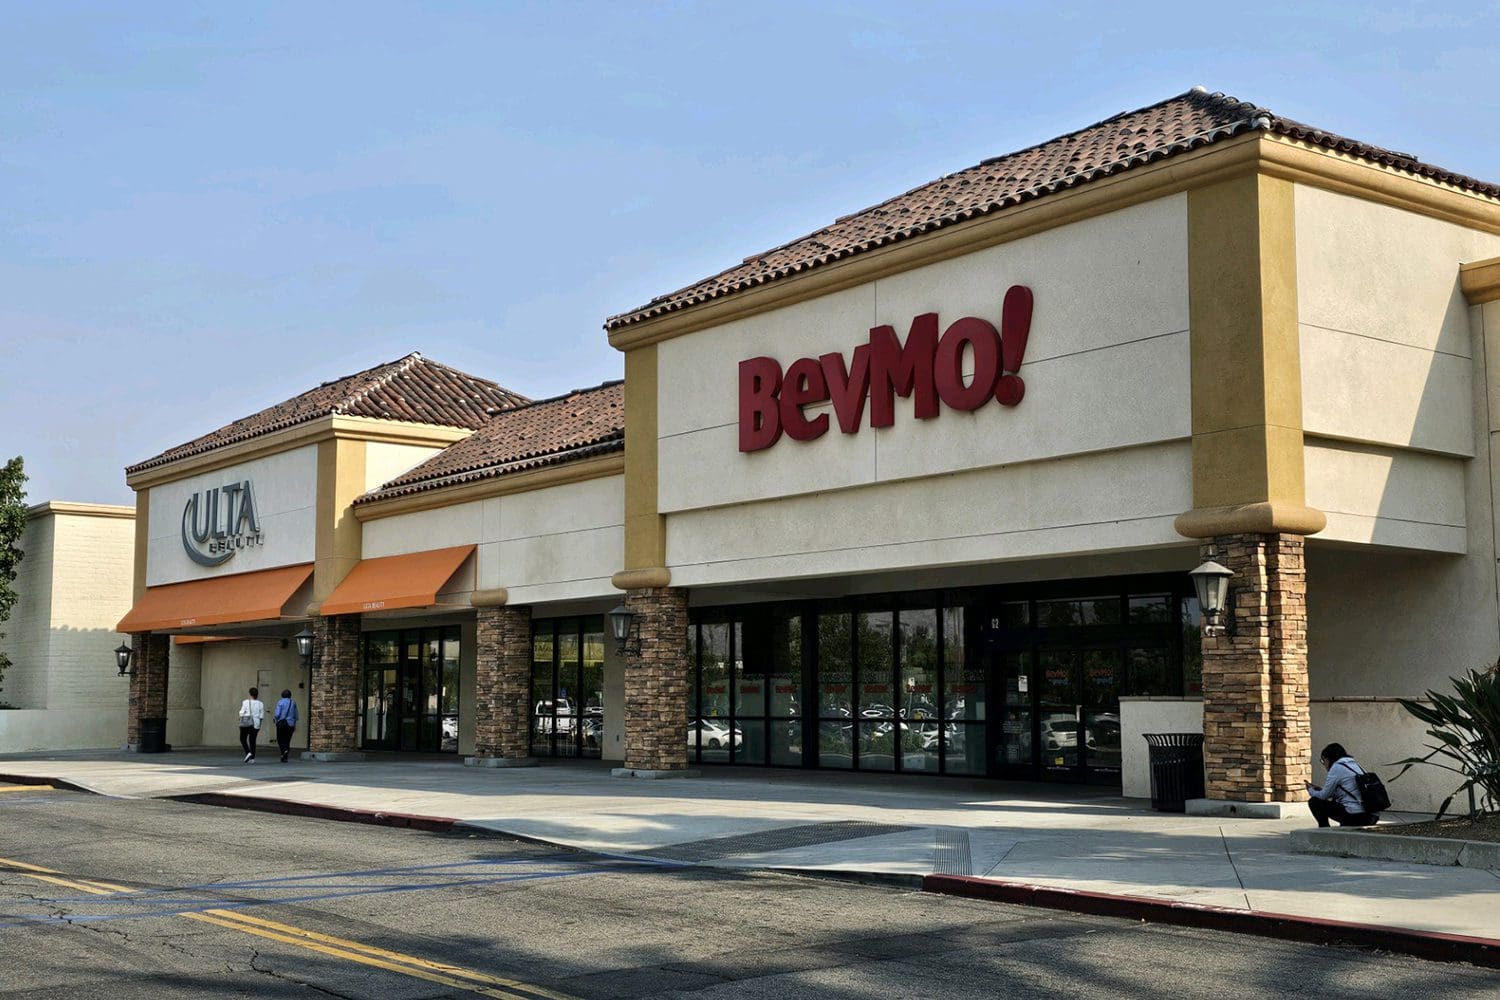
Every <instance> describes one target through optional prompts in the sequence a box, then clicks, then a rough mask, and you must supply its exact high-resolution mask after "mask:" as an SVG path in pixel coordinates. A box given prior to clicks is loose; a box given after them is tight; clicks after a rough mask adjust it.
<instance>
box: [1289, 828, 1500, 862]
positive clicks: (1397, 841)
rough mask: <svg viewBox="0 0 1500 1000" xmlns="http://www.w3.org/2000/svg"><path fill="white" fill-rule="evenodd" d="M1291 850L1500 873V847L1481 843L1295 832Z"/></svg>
mask: <svg viewBox="0 0 1500 1000" xmlns="http://www.w3.org/2000/svg"><path fill="white" fill-rule="evenodd" d="M1292 847H1293V849H1295V850H1297V851H1299V852H1301V853H1303V854H1327V855H1332V856H1334V857H1340V858H1368V859H1370V860H1372V861H1404V862H1406V863H1408V864H1416V865H1445V866H1449V867H1452V866H1454V865H1457V866H1459V867H1462V868H1484V869H1489V870H1491V871H1500V844H1490V843H1485V842H1484V841H1479V840H1450V839H1448V838H1446V837H1403V836H1400V835H1399V834H1392V833H1370V832H1367V831H1364V830H1332V829H1329V830H1293V831H1292Z"/></svg>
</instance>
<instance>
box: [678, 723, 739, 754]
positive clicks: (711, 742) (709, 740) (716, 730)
mask: <svg viewBox="0 0 1500 1000" xmlns="http://www.w3.org/2000/svg"><path fill="white" fill-rule="evenodd" d="M700 725H701V726H702V727H703V728H702V730H701V731H700V730H699V729H698V727H697V726H694V725H693V724H692V723H689V724H688V732H687V745H688V746H690V747H700V746H701V747H708V748H709V749H712V750H718V749H719V748H721V747H728V746H739V745H740V744H741V743H743V742H744V740H745V737H744V734H743V733H741V732H740V729H739V727H738V726H736V727H735V728H734V729H733V731H731V730H730V728H729V726H728V724H726V723H723V722H720V721H718V720H717V719H703V720H702V721H701V722H700Z"/></svg>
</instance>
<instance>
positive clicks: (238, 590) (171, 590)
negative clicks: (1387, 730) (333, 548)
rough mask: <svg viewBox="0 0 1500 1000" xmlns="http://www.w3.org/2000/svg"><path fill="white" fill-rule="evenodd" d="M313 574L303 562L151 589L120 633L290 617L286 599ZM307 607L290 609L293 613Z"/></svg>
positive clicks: (127, 615) (128, 617)
mask: <svg viewBox="0 0 1500 1000" xmlns="http://www.w3.org/2000/svg"><path fill="white" fill-rule="evenodd" d="M312 572H313V568H312V565H311V564H304V565H301V566H282V567H280V568H278V569H263V570H258V571H256V572H254V573H238V574H235V575H234V576H220V577H213V578H210V579H206V580H189V581H187V582H186V583H168V584H165V585H163V586H160V587H147V588H146V592H145V593H144V594H142V595H141V599H140V600H139V601H136V602H135V606H134V607H133V608H131V609H130V611H129V613H127V614H126V615H125V617H124V618H123V619H121V620H120V624H118V625H116V626H115V631H116V632H167V631H172V630H174V629H190V628H195V627H202V626H207V625H228V624H232V623H235V622H260V621H267V620H271V619H276V618H282V617H288V615H287V610H288V609H287V602H289V601H290V600H291V599H292V598H293V597H294V596H295V595H296V593H297V591H298V590H299V589H301V587H302V585H303V584H305V583H306V582H307V581H308V579H309V578H310V577H311V576H312ZM303 600H306V598H303ZM303 610H304V608H303V607H297V608H294V609H291V615H290V617H299V616H300V615H301V614H302V612H303Z"/></svg>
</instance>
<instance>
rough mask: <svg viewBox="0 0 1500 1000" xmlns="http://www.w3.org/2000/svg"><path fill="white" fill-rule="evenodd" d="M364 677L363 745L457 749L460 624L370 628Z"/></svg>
mask: <svg viewBox="0 0 1500 1000" xmlns="http://www.w3.org/2000/svg"><path fill="white" fill-rule="evenodd" d="M363 681H364V683H363V685H362V686H361V690H360V745H361V746H362V747H363V748H364V749H366V750H408V751H417V752H426V753H454V752H457V750H458V687H459V629H458V626H457V625H451V626H448V627H446V628H425V629H403V630H401V631H399V632H370V633H367V634H366V635H365V637H364V678H363Z"/></svg>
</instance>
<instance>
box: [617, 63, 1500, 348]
mask: <svg viewBox="0 0 1500 1000" xmlns="http://www.w3.org/2000/svg"><path fill="white" fill-rule="evenodd" d="M1254 130H1265V131H1269V132H1273V133H1275V134H1277V135H1283V136H1287V137H1288V138H1292V139H1296V140H1299V141H1301V142H1305V143H1308V144H1310V145H1314V146H1320V147H1322V148H1324V149H1328V150H1333V151H1335V152H1339V153H1344V154H1347V155H1350V156H1354V157H1358V158H1360V159H1363V160H1368V161H1370V162H1372V163H1377V164H1380V165H1381V166H1386V167H1392V168H1394V169H1396V170H1400V171H1402V172H1404V173H1408V174H1412V175H1414V176H1417V177H1425V178H1428V179H1430V180H1434V181H1439V182H1441V183H1444V184H1449V185H1452V186H1454V187H1457V188H1460V189H1462V190H1465V191H1469V192H1472V193H1474V194H1479V195H1483V196H1485V197H1489V198H1500V185H1495V184H1489V183H1485V182H1483V181H1478V180H1475V179H1474V178H1472V177H1466V176H1464V175H1462V174H1456V173H1453V172H1451V171H1447V170H1443V169H1441V168H1439V167H1433V166H1430V165H1428V164H1425V163H1422V162H1420V161H1418V160H1417V159H1416V157H1414V156H1412V155H1410V154H1408V153H1397V152H1394V151H1392V150H1388V149H1381V148H1380V147H1378V146H1371V145H1368V144H1366V143H1362V142H1356V141H1355V140H1353V139H1346V138H1344V137H1343V136H1339V135H1335V134H1333V133H1332V132H1325V131H1323V130H1322V129H1318V128H1313V127H1312V126H1310V125H1304V124H1302V123H1300V122H1296V121H1292V120H1291V119H1289V118H1283V117H1281V116H1280V115H1277V114H1274V113H1272V112H1271V111H1268V110H1267V109H1265V108H1262V107H1259V106H1257V105H1254V104H1248V103H1246V102H1244V101H1239V100H1236V99H1235V98H1233V97H1228V96H1226V95H1224V94H1220V93H1213V94H1210V93H1208V92H1207V91H1205V90H1203V89H1202V88H1194V89H1193V90H1190V91H1188V92H1187V93H1185V94H1179V95H1178V96H1176V97H1172V98H1169V99H1167V100H1165V101H1162V102H1160V103H1158V104H1153V105H1151V106H1150V107H1146V108H1141V109H1140V110H1138V111H1127V112H1124V113H1122V114H1118V115H1115V116H1114V117H1113V118H1107V119H1105V120H1104V121H1102V122H1099V123H1098V124H1095V125H1090V126H1089V127H1088V128H1084V129H1080V130H1078V131H1077V132H1071V133H1069V134H1067V135H1063V136H1059V137H1057V138H1056V139H1049V140H1048V141H1046V142H1044V143H1041V144H1040V145H1036V146H1032V147H1030V148H1029V149H1023V150H1020V151H1019V152H1015V153H1010V154H1007V155H1005V156H999V157H995V158H993V159H989V160H985V161H984V162H983V163H980V164H978V165H977V166H973V167H970V168H968V169H967V170H960V171H959V172H957V173H954V174H949V175H948V176H946V177H941V178H939V179H938V180H935V181H933V182H932V183H930V184H924V185H922V186H921V187H917V188H913V189H912V190H910V191H908V192H906V193H905V194H903V195H899V196H897V197H895V198H892V199H890V200H889V201H884V202H881V203H880V204H878V205H875V206H873V207H871V208H867V209H864V210H863V211H860V212H855V213H854V214H852V215H846V216H844V217H843V218H841V219H838V220H837V221H835V222H834V223H833V224H832V225H830V226H826V227H824V228H823V229H820V230H818V231H817V232H815V233H812V234H810V235H807V236H804V237H802V238H800V239H796V240H792V241H791V242H790V243H785V244H782V245H781V246H779V247H775V248H773V249H770V250H767V251H765V252H764V253H760V254H755V255H754V256H751V257H746V258H745V260H744V261H743V262H742V263H741V264H740V265H739V266H737V267H732V268H730V269H728V270H727V271H721V272H720V273H718V274H716V275H713V276H712V277H710V278H706V279H704V280H703V281H700V282H698V283H697V284H693V285H689V286H687V287H686V288H682V289H679V290H677V291H675V292H672V293H670V294H667V295H661V296H658V297H656V298H654V299H652V300H651V301H650V302H648V303H647V304H645V305H644V306H641V307H640V308H638V309H634V310H632V311H630V312H625V313H621V314H619V315H617V316H612V317H610V318H609V319H608V320H607V321H605V324H604V328H605V329H606V330H611V331H613V330H619V329H622V328H625V327H628V326H631V325H632V324H636V323H640V322H643V321H645V320H648V319H652V318H655V317H657V316H662V315H665V314H667V313H672V312H677V311H679V310H683V309H687V308H690V307H692V306H695V305H698V304H700V303H703V302H708V301H710V300H712V299H716V298H720V297H722V296H725V295H732V294H734V293H735V292H741V291H744V290H746V289H748V288H753V287H755V286H757V285H763V284H766V283H768V282H771V281H776V280H778V279H781V278H786V277H789V276H791V275H794V274H797V273H799V272H802V271H806V270H808V269H810V268H814V267H819V266H821V265H824V264H830V263H833V262H834V261H837V260H842V259H844V258H846V257H851V256H853V255H855V254H859V253H864V252H866V251H869V250H874V249H876V248H877V247H882V246H886V245H888V244H891V243H896V242H898V241H901V240H906V239H911V238H913V237H916V236H921V235H922V234H924V233H929V232H932V231H933V230H936V229H941V228H943V227H945V226H950V225H953V224H955V223H959V222H964V221H967V220H969V219H973V218H977V217H979V216H983V215H988V214H990V213H992V212H998V211H1001V210H1003V209H1006V208H1010V207H1012V206H1014V205H1018V204H1021V203H1022V202H1026V201H1031V200H1033V199H1036V198H1041V197H1044V196H1046V195H1049V194H1053V193H1055V192H1058V191H1063V190H1066V189H1068V188H1072V187H1077V186H1079V185H1081V184H1087V183H1088V182H1090V181H1094V180H1099V179H1100V178H1104V177H1109V176H1111V175H1113V174H1118V173H1120V172H1122V171H1125V170H1129V169H1131V168H1132V167H1138V166H1144V165H1145V164H1148V163H1154V162H1156V161H1158V160H1162V159H1165V158H1167V157H1170V156H1175V155H1177V154H1179V153H1185V152H1188V151H1189V150H1193V149H1197V148H1198V147H1200V146H1207V145H1211V144H1213V143H1215V142H1220V141H1222V140H1225V139H1229V138H1232V137H1234V136H1237V135H1240V134H1242V133H1244V132H1250V131H1254Z"/></svg>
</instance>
